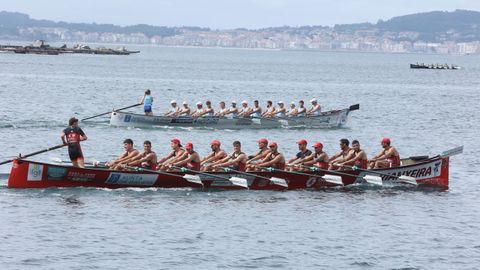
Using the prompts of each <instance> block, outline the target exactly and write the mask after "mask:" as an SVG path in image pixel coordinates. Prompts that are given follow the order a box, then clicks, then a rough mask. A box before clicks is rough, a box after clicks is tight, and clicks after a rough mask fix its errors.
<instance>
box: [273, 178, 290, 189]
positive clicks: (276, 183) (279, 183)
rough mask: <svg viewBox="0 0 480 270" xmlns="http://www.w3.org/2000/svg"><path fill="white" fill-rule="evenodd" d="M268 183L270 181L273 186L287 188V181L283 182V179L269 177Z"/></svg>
mask: <svg viewBox="0 0 480 270" xmlns="http://www.w3.org/2000/svg"><path fill="white" fill-rule="evenodd" d="M270 181H271V182H272V183H273V184H275V185H278V186H282V187H286V188H288V183H287V180H285V179H283V178H278V177H270Z"/></svg>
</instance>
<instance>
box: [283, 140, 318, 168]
mask: <svg viewBox="0 0 480 270" xmlns="http://www.w3.org/2000/svg"><path fill="white" fill-rule="evenodd" d="M297 144H298V150H300V151H299V152H298V153H297V154H296V155H295V157H293V158H291V159H290V160H289V161H288V165H296V164H300V163H302V162H303V161H304V160H305V158H307V157H308V156H310V155H311V154H312V151H310V150H309V149H307V140H305V139H301V140H299V141H298V142H297ZM290 169H292V168H290Z"/></svg>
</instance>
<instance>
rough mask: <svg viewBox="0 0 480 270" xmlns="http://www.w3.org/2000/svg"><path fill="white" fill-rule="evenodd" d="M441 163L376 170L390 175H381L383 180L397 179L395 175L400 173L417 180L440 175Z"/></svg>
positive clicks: (439, 161) (362, 174)
mask: <svg viewBox="0 0 480 270" xmlns="http://www.w3.org/2000/svg"><path fill="white" fill-rule="evenodd" d="M441 165H442V161H441V160H438V161H435V162H430V163H426V164H423V165H418V166H411V167H407V168H398V169H388V170H381V171H378V172H381V173H385V174H388V175H391V176H388V175H382V176H381V177H382V180H383V181H393V180H396V179H397V177H395V176H401V175H405V176H410V177H413V178H415V179H417V180H425V179H429V178H434V177H438V176H440V174H441ZM365 174H366V173H361V174H360V175H359V176H364V175H365Z"/></svg>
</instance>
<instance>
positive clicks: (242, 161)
mask: <svg viewBox="0 0 480 270" xmlns="http://www.w3.org/2000/svg"><path fill="white" fill-rule="evenodd" d="M246 165H247V155H245V153H243V152H242V144H241V143H240V142H239V141H234V142H233V153H231V154H230V155H229V156H227V157H225V158H223V159H222V160H220V161H218V163H215V164H213V165H212V167H213V170H214V171H221V170H222V168H230V169H232V170H236V171H242V172H244V171H245V170H246V167H247V166H246Z"/></svg>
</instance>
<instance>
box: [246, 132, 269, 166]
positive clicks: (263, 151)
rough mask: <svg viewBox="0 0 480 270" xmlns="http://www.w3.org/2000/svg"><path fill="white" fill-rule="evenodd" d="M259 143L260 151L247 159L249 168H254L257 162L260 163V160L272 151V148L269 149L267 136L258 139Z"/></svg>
mask: <svg viewBox="0 0 480 270" xmlns="http://www.w3.org/2000/svg"><path fill="white" fill-rule="evenodd" d="M257 143H258V151H257V152H256V153H255V154H254V155H253V156H249V157H248V158H249V159H248V160H247V169H249V170H254V169H255V166H254V165H255V163H258V162H259V161H260V160H262V159H264V158H265V157H266V156H267V155H268V153H270V150H269V149H268V140H267V139H265V138H262V139H260V140H258V141H257Z"/></svg>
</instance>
